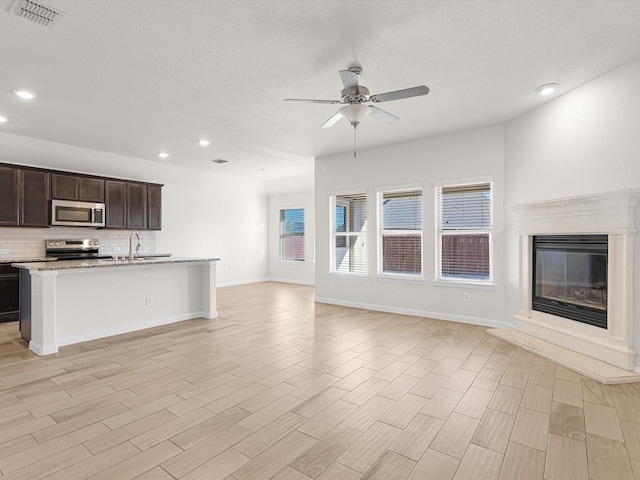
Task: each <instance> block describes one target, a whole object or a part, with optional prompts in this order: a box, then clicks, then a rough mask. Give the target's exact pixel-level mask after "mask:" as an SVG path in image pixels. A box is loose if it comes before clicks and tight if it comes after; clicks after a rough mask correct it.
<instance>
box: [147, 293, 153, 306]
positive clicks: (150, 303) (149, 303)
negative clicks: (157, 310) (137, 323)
mask: <svg viewBox="0 0 640 480" xmlns="http://www.w3.org/2000/svg"><path fill="white" fill-rule="evenodd" d="M146 301H147V307H150V306H151V305H153V297H152V296H151V295H149V296H147V298H146Z"/></svg>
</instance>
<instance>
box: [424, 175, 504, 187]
mask: <svg viewBox="0 0 640 480" xmlns="http://www.w3.org/2000/svg"><path fill="white" fill-rule="evenodd" d="M476 183H491V184H493V175H486V176H482V177H466V178H457V179H456V178H454V179H451V180H434V181H433V186H434V187H452V186H457V185H460V186H462V185H475V184H476Z"/></svg>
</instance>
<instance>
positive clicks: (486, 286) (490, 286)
mask: <svg viewBox="0 0 640 480" xmlns="http://www.w3.org/2000/svg"><path fill="white" fill-rule="evenodd" d="M432 284H433V286H434V287H453V288H477V289H479V290H495V289H496V288H497V286H496V284H495V283H493V282H474V281H468V282H465V281H464V280H433V282H432Z"/></svg>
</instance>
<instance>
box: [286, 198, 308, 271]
mask: <svg viewBox="0 0 640 480" xmlns="http://www.w3.org/2000/svg"><path fill="white" fill-rule="evenodd" d="M280 259H281V260H288V261H297V262H303V261H304V208H292V209H286V210H280Z"/></svg>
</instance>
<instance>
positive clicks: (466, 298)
mask: <svg viewBox="0 0 640 480" xmlns="http://www.w3.org/2000/svg"><path fill="white" fill-rule="evenodd" d="M462 299H463V300H464V301H465V302H468V301H469V292H464V293H463V294H462Z"/></svg>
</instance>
